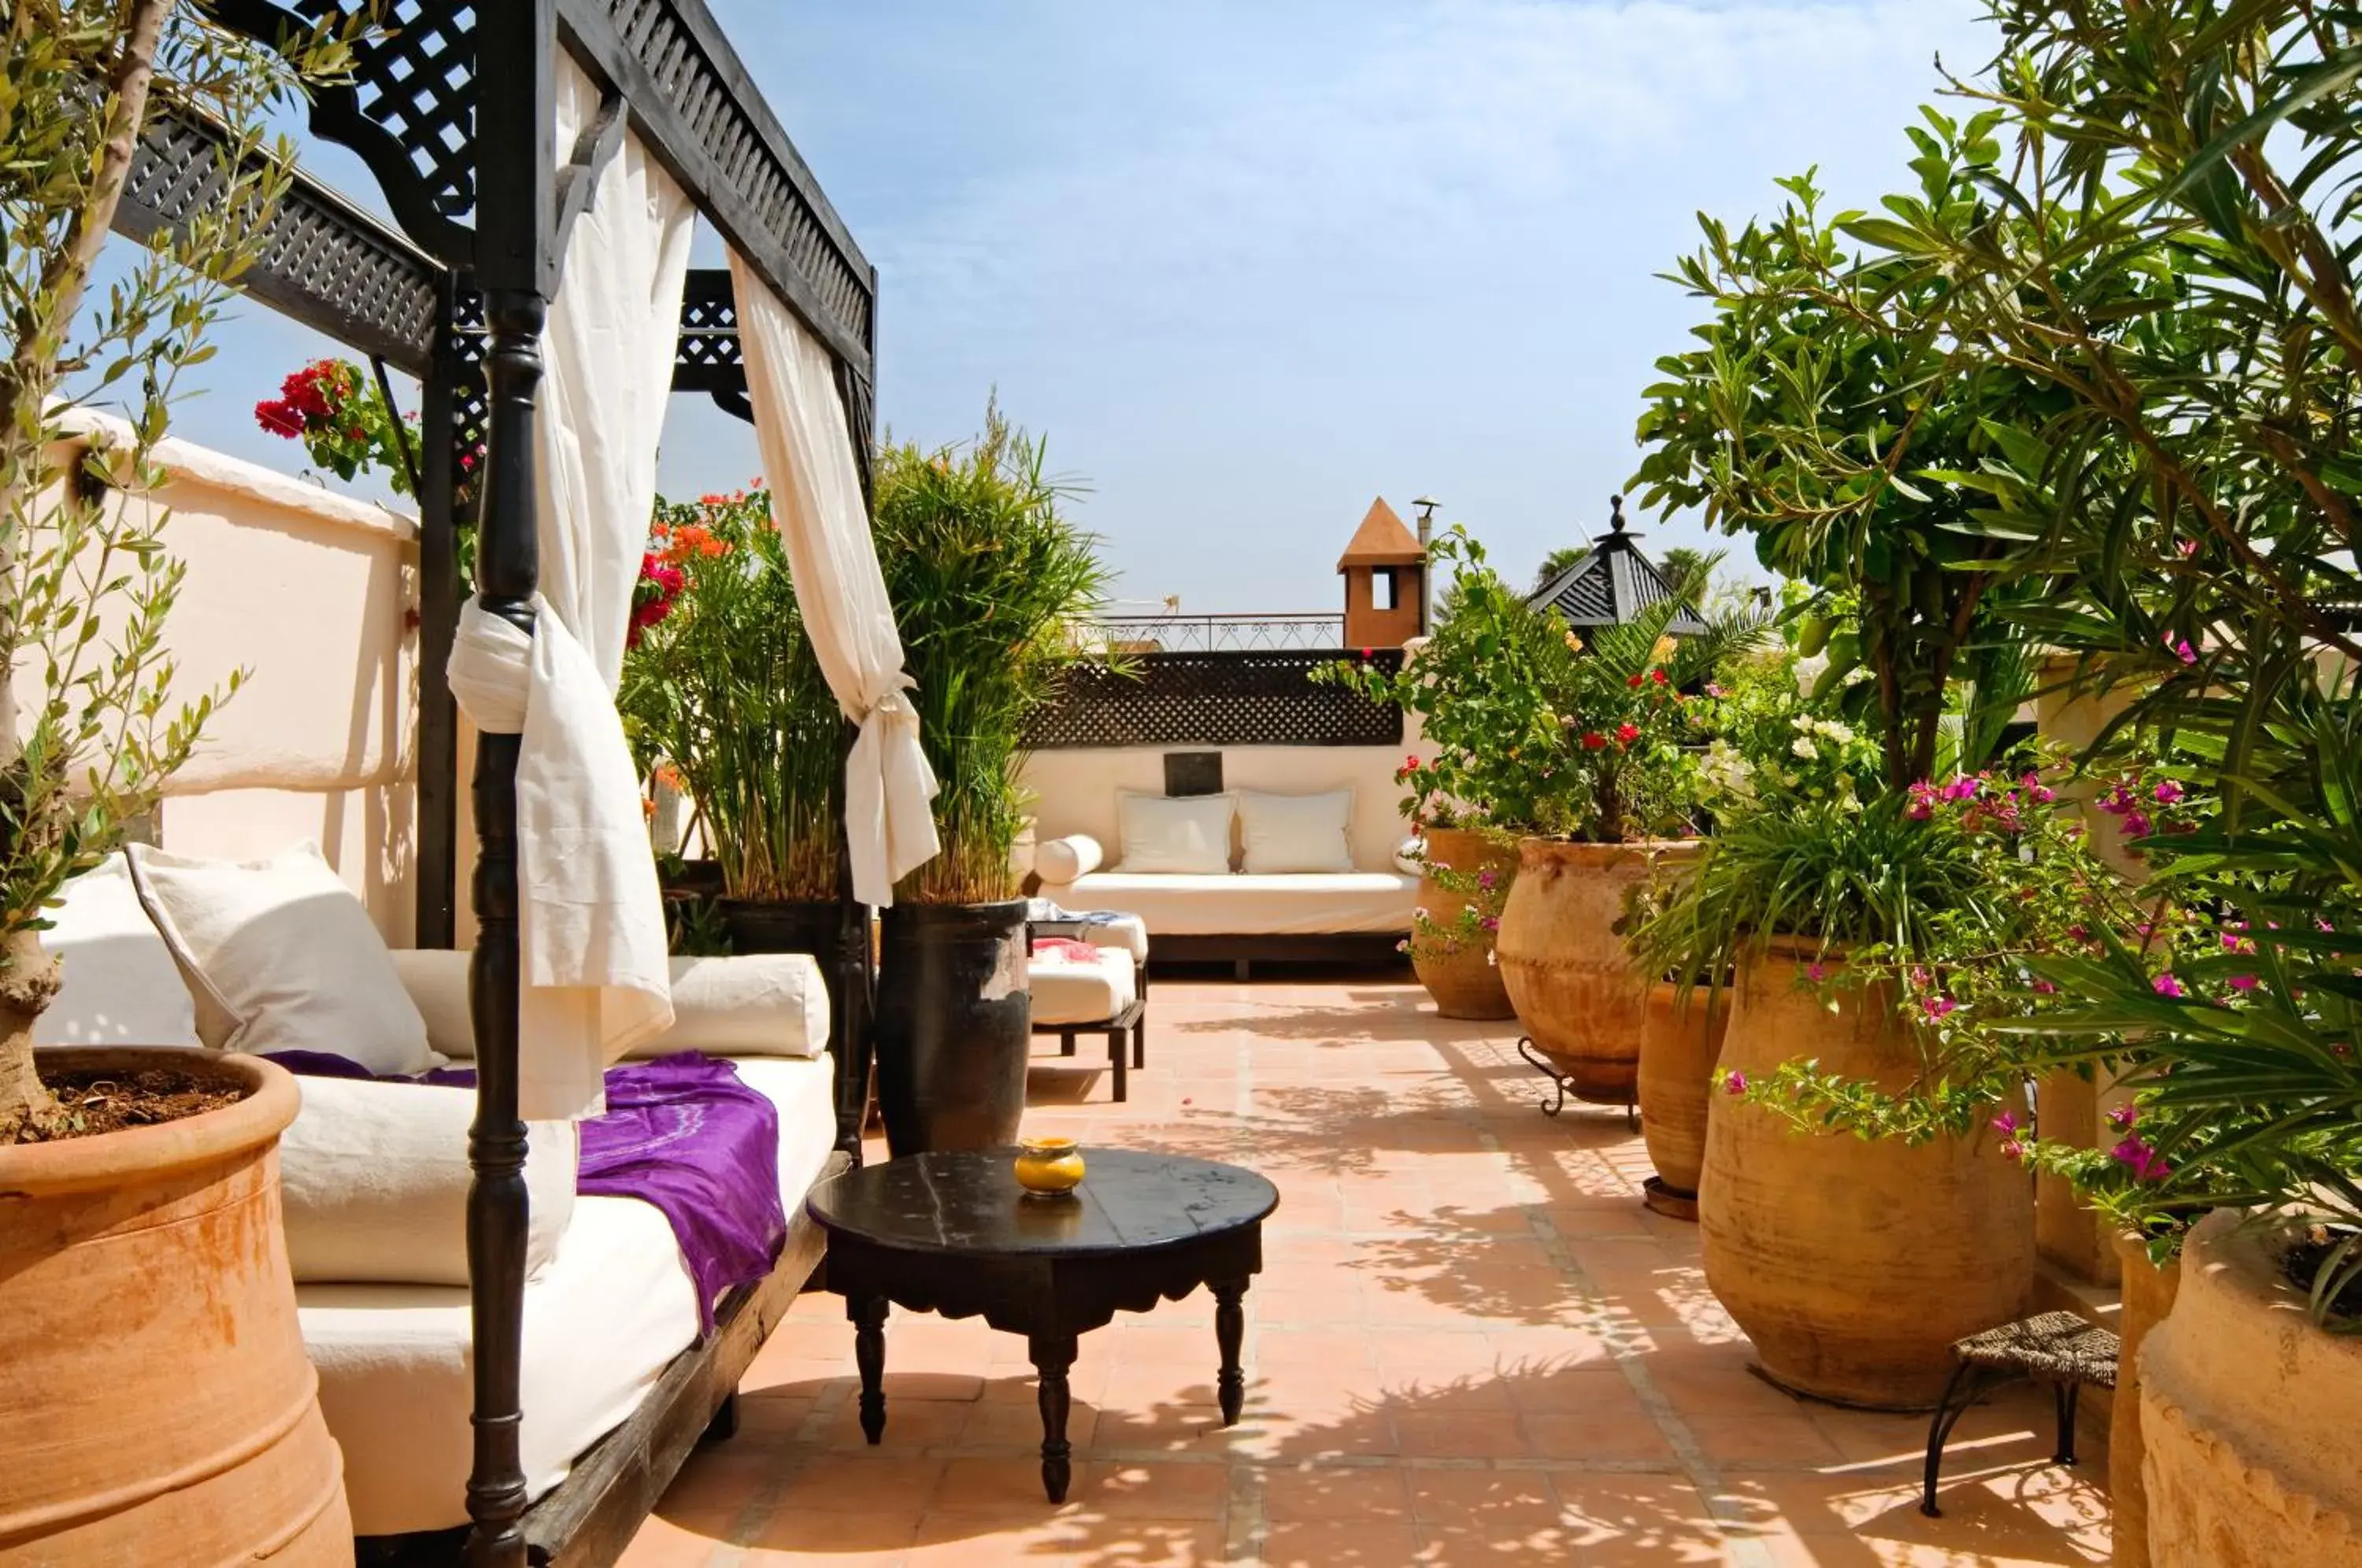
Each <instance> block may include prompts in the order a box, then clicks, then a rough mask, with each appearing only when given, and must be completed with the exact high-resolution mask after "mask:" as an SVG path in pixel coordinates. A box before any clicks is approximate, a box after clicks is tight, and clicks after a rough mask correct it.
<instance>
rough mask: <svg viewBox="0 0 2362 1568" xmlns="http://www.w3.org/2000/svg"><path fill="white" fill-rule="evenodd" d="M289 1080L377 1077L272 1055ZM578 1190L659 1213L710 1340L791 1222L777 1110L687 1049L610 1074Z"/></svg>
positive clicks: (439, 1081)
mask: <svg viewBox="0 0 2362 1568" xmlns="http://www.w3.org/2000/svg"><path fill="white" fill-rule="evenodd" d="M270 1060H272V1061H274V1062H276V1063H278V1064H279V1065H280V1066H282V1067H285V1068H286V1069H287V1070H288V1071H290V1072H292V1073H297V1074H302V1075H305V1076H308V1077H324V1078H367V1077H374V1076H375V1075H373V1074H371V1073H370V1070H369V1069H368V1068H366V1067H364V1066H361V1065H360V1064H359V1063H358V1062H355V1061H352V1060H350V1059H349V1058H348V1057H344V1056H336V1055H328V1054H327V1053H326V1052H320V1051H274V1052H271V1053H270ZM383 1081H386V1082H390V1083H421V1084H433V1085H437V1086H441V1087H446V1088H472V1087H473V1086H474V1084H475V1081H476V1074H475V1070H474V1069H473V1068H471V1067H438V1068H436V1069H435V1070H434V1071H432V1072H428V1073H423V1074H420V1075H419V1076H418V1077H389V1078H387V1079H385V1080H383ZM578 1131H579V1133H580V1136H581V1157H580V1163H579V1165H578V1167H577V1175H576V1176H575V1182H574V1190H575V1191H576V1192H578V1193H580V1194H581V1195H583V1196H584V1197H586V1198H638V1199H639V1200H640V1201H641V1202H643V1203H651V1204H654V1205H655V1206H656V1207H657V1209H658V1210H659V1211H660V1212H662V1214H663V1215H664V1217H665V1219H666V1220H668V1221H669V1222H670V1224H671V1225H672V1233H673V1239H674V1240H675V1241H676V1242H679V1246H680V1255H681V1258H682V1259H683V1261H684V1262H686V1263H687V1264H689V1274H690V1278H691V1279H692V1280H694V1281H696V1284H697V1320H698V1331H699V1333H701V1334H709V1333H712V1331H713V1303H714V1299H715V1298H716V1297H719V1296H721V1295H722V1294H723V1292H724V1291H727V1290H729V1289H731V1288H733V1287H734V1286H740V1285H745V1284H746V1283H748V1282H749V1281H752V1280H757V1279H760V1278H762V1277H763V1276H764V1275H767V1274H768V1273H770V1272H771V1264H773V1263H775V1262H776V1261H778V1255H779V1248H780V1245H781V1244H782V1243H783V1242H785V1241H786V1239H787V1234H788V1221H787V1214H786V1211H785V1209H783V1208H782V1206H781V1203H780V1198H779V1111H778V1107H777V1106H775V1105H773V1104H772V1103H771V1102H770V1101H769V1100H768V1099H765V1098H764V1097H763V1096H762V1095H760V1094H758V1093H756V1091H755V1090H754V1089H751V1088H747V1087H746V1085H745V1083H744V1082H743V1081H741V1080H740V1078H739V1077H738V1069H737V1068H736V1067H734V1066H731V1064H729V1063H728V1062H724V1061H721V1060H718V1059H716V1058H714V1057H712V1056H703V1055H699V1054H697V1053H696V1052H694V1051H684V1052H682V1053H681V1054H680V1055H676V1056H659V1057H657V1058H656V1059H655V1060H654V1061H648V1062H627V1063H625V1064H624V1065H623V1066H615V1067H610V1068H608V1069H607V1114H606V1115H604V1116H599V1117H593V1118H592V1119H591V1120H590V1121H585V1122H582V1123H581V1124H580V1126H579V1129H578Z"/></svg>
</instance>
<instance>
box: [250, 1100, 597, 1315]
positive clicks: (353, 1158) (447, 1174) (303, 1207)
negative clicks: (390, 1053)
mask: <svg viewBox="0 0 2362 1568" xmlns="http://www.w3.org/2000/svg"><path fill="white" fill-rule="evenodd" d="M296 1082H297V1083H298V1084H299V1085H300V1086H301V1087H302V1088H303V1091H304V1108H303V1110H300V1111H298V1112H297V1113H296V1116H295V1121H294V1123H293V1124H292V1126H290V1127H289V1128H288V1129H287V1131H286V1132H284V1133H283V1134H281V1137H280V1140H279V1182H280V1189H281V1195H282V1198H283V1201H284V1204H285V1209H286V1228H287V1256H288V1261H289V1262H290V1263H291V1264H293V1265H294V1272H295V1278H296V1280H297V1281H298V1282H299V1283H305V1284H310V1283H325V1282H327V1281H332V1280H333V1281H346V1282H363V1283H376V1284H387V1285H461V1286H464V1285H466V1284H467V1283H468V1183H469V1170H468V1124H469V1121H472V1120H474V1118H475V1114H476V1091H475V1090H473V1089H469V1088H442V1087H437V1086H435V1085H429V1084H398V1083H379V1082H373V1081H370V1080H367V1079H360V1078H315V1077H299V1078H298V1079H297V1080H296ZM525 1140H526V1142H525V1158H524V1185H525V1192H526V1201H527V1203H528V1205H529V1215H530V1218H529V1220H528V1221H527V1228H526V1231H525V1247H524V1266H525V1273H526V1274H527V1275H536V1274H539V1273H540V1272H541V1270H542V1269H543V1267H544V1266H545V1265H546V1264H548V1262H549V1260H550V1259H552V1258H554V1257H556V1256H557V1243H558V1241H559V1239H560V1238H562V1237H563V1236H564V1235H565V1234H566V1226H567V1223H568V1220H571V1219H572V1218H573V1217H574V1176H575V1148H576V1145H575V1139H574V1126H573V1124H572V1123H571V1122H567V1121H535V1122H529V1123H527V1124H526V1131H525Z"/></svg>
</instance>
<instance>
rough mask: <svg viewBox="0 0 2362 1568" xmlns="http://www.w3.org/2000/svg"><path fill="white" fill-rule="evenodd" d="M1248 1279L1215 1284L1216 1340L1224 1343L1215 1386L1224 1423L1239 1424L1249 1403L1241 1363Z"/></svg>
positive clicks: (1244, 1373) (1245, 1378)
mask: <svg viewBox="0 0 2362 1568" xmlns="http://www.w3.org/2000/svg"><path fill="white" fill-rule="evenodd" d="M1246 1295H1247V1282H1246V1281H1245V1280H1243V1279H1232V1280H1225V1281H1223V1282H1222V1283H1221V1284H1219V1285H1217V1286H1214V1341H1215V1342H1216V1343H1217V1344H1219V1345H1220V1347H1221V1351H1222V1370H1221V1373H1220V1376H1219V1377H1218V1378H1217V1380H1216V1382H1215V1385H1214V1388H1215V1392H1216V1393H1217V1394H1218V1395H1219V1396H1220V1399H1221V1403H1222V1425H1224V1426H1226V1427H1234V1426H1237V1425H1238V1424H1239V1411H1240V1410H1241V1409H1242V1408H1244V1407H1245V1405H1246V1398H1247V1375H1246V1372H1245V1369H1244V1368H1242V1367H1241V1366H1240V1364H1239V1346H1240V1344H1241V1343H1242V1342H1243V1341H1244V1340H1245V1339H1246V1333H1247V1309H1246V1305H1245V1303H1246Z"/></svg>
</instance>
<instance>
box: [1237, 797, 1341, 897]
mask: <svg viewBox="0 0 2362 1568" xmlns="http://www.w3.org/2000/svg"><path fill="white" fill-rule="evenodd" d="M1352 821H1353V791H1352V790H1328V791H1327V792H1325V793H1323V794H1319V795H1265V794H1261V793H1259V792H1257V791H1255V790H1246V791H1244V792H1242V794H1241V795H1240V796H1239V835H1240V837H1242V839H1244V840H1245V841H1246V852H1247V854H1246V868H1247V875H1248V876H1250V877H1280V876H1286V875H1287V874H1289V873H1291V872H1335V871H1351V870H1352V868H1353V839H1352Z"/></svg>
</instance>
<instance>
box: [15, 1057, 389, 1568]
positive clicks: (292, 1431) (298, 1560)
mask: <svg viewBox="0 0 2362 1568" xmlns="http://www.w3.org/2000/svg"><path fill="white" fill-rule="evenodd" d="M41 1059H42V1062H43V1065H44V1066H51V1065H54V1066H59V1067H92V1066H97V1067H110V1066H127V1065H129V1064H130V1062H133V1061H136V1062H137V1064H138V1065H139V1066H158V1065H160V1064H163V1063H167V1062H169V1063H171V1064H173V1065H175V1066H182V1065H185V1066H191V1067H193V1068H194V1069H196V1070H200V1071H204V1072H208V1073H219V1074H220V1075H222V1076H223V1077H227V1078H230V1079H233V1080H235V1081H237V1082H239V1083H241V1084H243V1085H244V1086H245V1087H246V1088H247V1090H248V1093H247V1097H246V1098H245V1099H242V1100H240V1101H239V1102H238V1103H237V1104H236V1105H233V1106H229V1107H226V1108H225V1109H223V1110H215V1111H209V1112H207V1113H205V1114H204V1115H202V1116H193V1117H189V1118H186V1119H185V1120H182V1121H172V1122H167V1123H164V1124H162V1125H160V1126H156V1127H148V1128H141V1129H138V1130H137V1131H133V1132H110V1133H106V1134H104V1135H102V1136H98V1137H93V1138H78V1139H70V1140H67V1141H65V1142H63V1143H34V1144H26V1145H21V1146H17V1147H11V1148H5V1149H0V1325H5V1329H0V1332H5V1333H6V1341H7V1364H8V1376H7V1384H6V1396H5V1399H6V1406H7V1409H8V1415H9V1419H8V1420H7V1422H6V1424H5V1426H0V1475H5V1476H6V1477H7V1481H6V1485H5V1487H0V1563H5V1564H10V1565H15V1564H25V1565H28V1568H30V1565H31V1564H36V1563H38V1564H40V1565H41V1568H82V1565H84V1564H87V1565H89V1568H101V1565H105V1568H117V1565H119V1564H124V1563H134V1562H142V1563H144V1562H155V1563H163V1562H191V1563H200V1562H202V1563H226V1562H268V1563H271V1564H274V1565H281V1568H311V1565H313V1564H321V1565H323V1568H325V1565H326V1564H330V1563H336V1564H346V1565H349V1564H350V1563H351V1562H352V1560H353V1543H352V1520H351V1518H350V1517H349V1516H348V1514H347V1512H346V1510H345V1492H344V1463H343V1459H342V1456H341V1455H340V1454H339V1453H338V1452H337V1445H336V1442H335V1441H334V1440H332V1439H331V1438H330V1437H329V1436H328V1429H327V1427H326V1425H325V1424H323V1422H322V1421H321V1419H320V1406H319V1400H318V1398H317V1391H318V1386H319V1379H318V1378H317V1377H316V1376H315V1375H314V1374H313V1371H312V1364H311V1363H310V1362H308V1361H306V1360H305V1359H304V1341H303V1337H302V1335H301V1334H300V1333H299V1332H298V1331H297V1328H296V1321H295V1286H294V1283H293V1281H292V1279H291V1278H290V1276H289V1275H288V1272H287V1249H286V1243H285V1241H284V1239H283V1237H282V1234H281V1227H280V1217H279V1154H278V1144H279V1134H280V1132H281V1130H283V1129H284V1128H285V1127H286V1126H287V1124H288V1123H289V1122H290V1121H293V1120H294V1118H295V1108H296V1088H295V1080H294V1079H293V1078H292V1077H290V1076H289V1075H288V1074H287V1073H286V1072H285V1071H284V1070H282V1069H281V1068H280V1067H277V1066H272V1065H271V1064H270V1063H268V1062H263V1061H259V1060H257V1059H255V1058H253V1057H250V1056H218V1055H212V1054H210V1053H207V1052H201V1051H165V1050H160V1049H153V1050H136V1051H124V1050H105V1051H83V1050H73V1051H53V1052H43V1053H42V1054H41Z"/></svg>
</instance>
